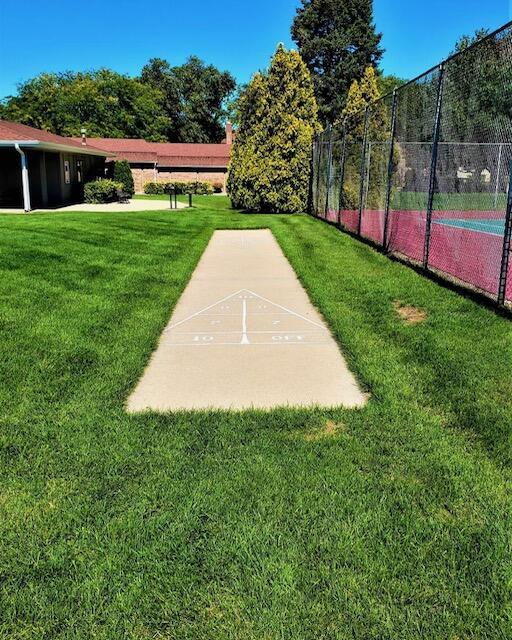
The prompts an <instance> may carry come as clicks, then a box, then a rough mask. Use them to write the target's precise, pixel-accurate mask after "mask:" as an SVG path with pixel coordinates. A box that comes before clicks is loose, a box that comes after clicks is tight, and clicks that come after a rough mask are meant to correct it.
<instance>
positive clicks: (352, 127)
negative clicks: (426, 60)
mask: <svg viewBox="0 0 512 640" xmlns="http://www.w3.org/2000/svg"><path fill="white" fill-rule="evenodd" d="M511 184H512V22H511V23H508V24H507V25H505V26H504V27H502V28H501V29H499V30H498V31H496V32H494V33H492V34H490V35H488V36H487V37H486V38H484V39H482V40H480V41H479V42H477V43H476V44H474V45H472V46H471V47H468V48H467V49H466V50H464V51H462V52H461V53H458V54H456V55H454V56H452V57H451V58H449V59H448V60H446V61H445V62H443V63H442V64H440V65H439V66H438V67H436V68H434V69H431V70H429V71H428V72H426V73H425V74H423V75H421V76H420V77H418V78H416V79H414V80H412V81H411V82H409V83H407V84H405V85H403V86H401V87H399V88H398V89H396V90H395V91H394V92H393V94H389V95H386V96H384V97H383V98H381V99H380V100H378V101H376V102H374V103H373V104H371V105H369V106H368V107H367V108H366V109H365V110H364V112H362V113H359V114H357V115H355V116H351V117H350V118H349V119H346V120H345V121H344V122H343V123H339V124H336V125H334V126H333V127H329V128H328V129H326V130H325V131H324V132H322V133H321V134H320V135H318V136H317V138H316V139H315V143H314V146H313V156H312V177H311V189H310V201H309V212H310V213H311V214H313V215H315V216H317V217H320V218H322V219H325V220H327V221H328V222H331V223H333V224H336V225H338V226H339V227H340V228H341V229H343V230H346V231H349V232H351V233H353V234H356V235H357V236H360V237H362V238H365V239H367V240H369V241H371V242H373V243H374V244H376V245H378V246H380V247H382V248H383V249H385V250H386V251H387V252H389V253H390V254H393V255H396V256H399V257H401V258H403V259H405V260H408V261H410V262H413V263H415V264H418V265H421V266H422V267H423V268H425V269H426V270H432V271H435V272H436V273H437V274H438V275H441V276H443V277H446V278H448V279H450V280H452V281H455V282H457V283H459V284H463V285H465V286H468V287H470V288H472V289H474V290H477V291H479V292H481V293H484V294H486V295H487V296H490V297H492V298H493V299H494V300H496V301H497V302H498V304H500V305H505V304H512V258H510V259H509V256H510V251H511V249H512V247H511V234H512V192H511V191H512V190H511Z"/></svg>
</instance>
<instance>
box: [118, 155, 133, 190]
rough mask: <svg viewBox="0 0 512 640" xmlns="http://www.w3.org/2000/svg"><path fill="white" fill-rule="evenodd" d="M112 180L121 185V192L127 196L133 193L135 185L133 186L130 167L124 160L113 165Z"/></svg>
mask: <svg viewBox="0 0 512 640" xmlns="http://www.w3.org/2000/svg"><path fill="white" fill-rule="evenodd" d="M114 180H115V182H120V183H121V184H122V185H123V191H124V192H125V193H127V194H128V195H129V196H133V194H134V193H135V185H134V184H133V175H132V170H131V169H130V165H129V163H128V162H127V161H126V160H116V162H115V163H114Z"/></svg>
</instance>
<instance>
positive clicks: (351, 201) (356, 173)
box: [343, 67, 399, 209]
mask: <svg viewBox="0 0 512 640" xmlns="http://www.w3.org/2000/svg"><path fill="white" fill-rule="evenodd" d="M380 97H381V96H380V91H379V76H378V74H377V72H376V71H375V69H374V68H373V67H367V68H366V69H365V71H364V73H363V77H362V78H361V80H360V81H357V80H354V81H353V82H352V84H351V86H350V89H349V92H348V97H347V102H346V105H345V108H344V109H343V119H344V122H345V130H346V135H347V143H348V144H347V155H346V160H345V173H344V191H343V197H344V206H345V207H346V208H348V209H352V208H356V207H357V206H358V204H359V196H360V185H361V161H362V158H361V154H362V151H363V138H364V133H365V121H366V107H369V109H368V126H367V128H366V132H367V136H366V140H365V142H366V154H367V159H368V189H367V194H366V197H367V200H366V206H368V207H370V208H373V209H380V208H382V206H383V203H382V197H383V194H384V189H385V183H386V180H387V165H388V161H389V141H390V129H391V113H390V110H389V109H388V106H387V105H386V104H385V103H384V102H383V101H382V100H379V98H380ZM395 154H396V158H395V162H398V159H399V151H398V147H395Z"/></svg>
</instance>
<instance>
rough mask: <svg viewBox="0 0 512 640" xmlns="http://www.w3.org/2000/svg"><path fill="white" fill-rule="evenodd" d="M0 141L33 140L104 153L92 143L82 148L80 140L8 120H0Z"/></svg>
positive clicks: (82, 150)
mask: <svg viewBox="0 0 512 640" xmlns="http://www.w3.org/2000/svg"><path fill="white" fill-rule="evenodd" d="M0 141H8V142H20V143H21V142H23V141H27V142H35V143H43V145H44V144H47V145H59V146H65V147H72V148H73V149H75V148H76V150H77V152H78V151H81V152H82V153H87V152H88V151H89V152H90V151H98V154H99V155H105V154H104V153H103V154H102V153H101V152H102V151H103V150H102V149H98V148H97V147H94V146H93V145H91V146H90V149H87V148H84V147H83V145H82V144H81V142H78V141H77V140H76V139H73V138H65V137H64V136H58V135H56V134H55V133H50V132H49V131H42V130H41V129H36V128H35V127H29V126H28V125H26V124H20V123H19V122H9V121H8V120H0Z"/></svg>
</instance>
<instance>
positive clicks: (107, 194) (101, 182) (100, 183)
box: [84, 178, 123, 204]
mask: <svg viewBox="0 0 512 640" xmlns="http://www.w3.org/2000/svg"><path fill="white" fill-rule="evenodd" d="M118 189H119V190H122V189H123V185H122V184H121V183H120V182H116V181H115V180H107V179H104V178H100V179H98V180H93V181H92V182H88V183H87V184H86V185H85V186H84V200H85V202H87V203H88V204H104V203H105V202H115V201H116V200H117V191H118Z"/></svg>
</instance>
